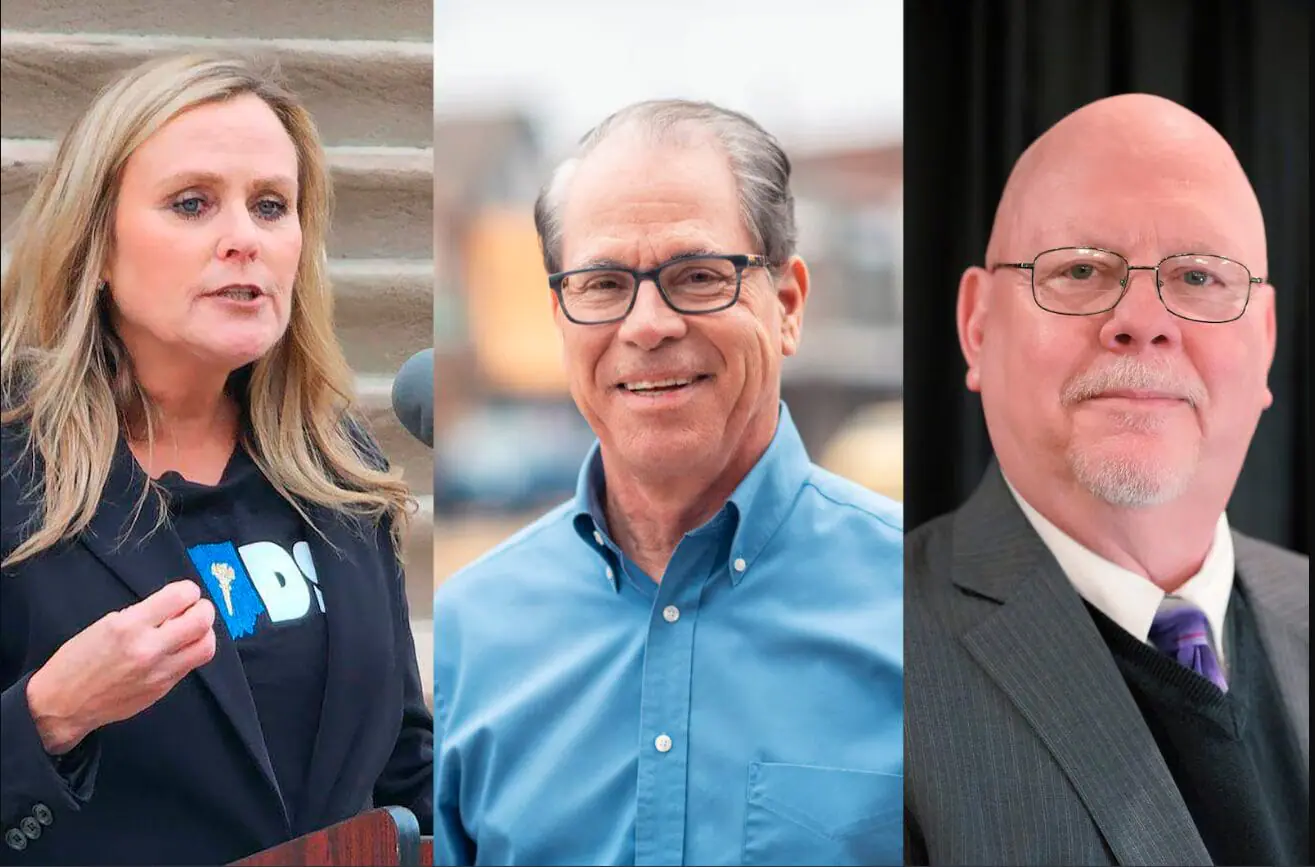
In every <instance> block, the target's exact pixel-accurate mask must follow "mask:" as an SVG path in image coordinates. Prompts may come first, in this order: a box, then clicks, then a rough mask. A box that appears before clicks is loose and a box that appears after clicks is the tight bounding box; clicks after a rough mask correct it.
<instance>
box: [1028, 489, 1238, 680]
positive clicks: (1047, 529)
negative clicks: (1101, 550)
mask: <svg viewBox="0 0 1315 867" xmlns="http://www.w3.org/2000/svg"><path fill="white" fill-rule="evenodd" d="M1005 484H1006V485H1007V486H1008V487H1009V492H1010V493H1011V494H1013V496H1014V499H1015V500H1016V501H1017V502H1018V506H1019V508H1020V509H1022V511H1023V514H1024V515H1025V516H1027V520H1028V521H1029V522H1030V523H1031V525H1032V528H1033V529H1034V530H1036V533H1037V535H1038V536H1040V537H1041V541H1042V542H1044V543H1045V546H1046V547H1047V548H1048V549H1050V553H1051V554H1053V555H1054V556H1055V560H1057V561H1058V562H1059V568H1060V569H1061V570H1062V571H1063V572H1064V574H1065V575H1066V576H1068V579H1069V581H1070V582H1072V584H1073V586H1074V588H1075V589H1076V590H1077V591H1078V594H1079V595H1081V596H1082V598H1083V599H1085V600H1086V601H1087V602H1089V603H1091V604H1092V605H1093V606H1095V607H1096V609H1097V610H1099V611H1100V612H1101V613H1102V614H1104V615H1105V616H1106V617H1108V618H1109V619H1110V620H1113V621H1114V622H1115V623H1117V624H1118V625H1119V626H1121V627H1122V628H1123V629H1124V630H1125V631H1126V632H1128V633H1129V634H1130V635H1132V636H1133V637H1135V638H1136V639H1137V640H1138V641H1141V642H1142V643H1148V642H1149V638H1150V633H1151V621H1152V620H1154V619H1155V614H1156V612H1157V611H1159V610H1160V608H1161V606H1163V605H1173V604H1181V603H1182V602H1186V603H1190V604H1191V605H1195V606H1196V607H1197V608H1200V609H1201V611H1202V612H1204V613H1205V619H1206V622H1208V623H1209V624H1210V632H1211V637H1212V638H1213V645H1214V647H1215V650H1216V653H1217V655H1218V656H1219V658H1220V661H1221V662H1222V661H1223V656H1224V648H1223V635H1224V616H1225V614H1226V613H1227V611H1228V597H1229V594H1230V593H1231V592H1232V590H1233V572H1234V561H1233V536H1232V533H1230V532H1229V527H1228V517H1227V516H1226V515H1223V514H1220V516H1219V520H1218V522H1216V524H1215V536H1214V541H1213V542H1212V543H1211V545H1210V553H1209V554H1207V555H1206V558H1205V562H1203V563H1202V564H1201V569H1200V571H1199V572H1197V573H1196V574H1195V575H1193V576H1192V577H1191V578H1189V579H1187V581H1186V582H1184V584H1183V585H1182V586H1181V587H1179V588H1178V590H1177V592H1175V593H1173V594H1166V593H1165V592H1164V591H1163V590H1161V589H1160V588H1159V587H1157V586H1155V584H1154V583H1152V582H1150V581H1148V580H1147V579H1146V578H1144V577H1142V576H1141V575H1138V574H1137V573H1136V572H1132V571H1129V570H1127V569H1124V568H1123V567H1122V566H1118V565H1116V564H1114V563H1112V562H1110V561H1109V560H1106V559H1105V558H1104V557H1102V556H1100V555H1099V554H1097V553H1096V552H1094V551H1092V550H1091V549H1089V548H1087V547H1085V546H1084V545H1082V544H1081V543H1080V542H1078V541H1077V540H1076V539H1074V538H1073V537H1072V536H1070V535H1068V534H1067V533H1065V532H1064V531H1063V530H1061V529H1059V528H1058V527H1056V526H1055V525H1054V524H1053V523H1051V522H1050V521H1049V520H1047V519H1046V517H1045V516H1044V515H1042V514H1041V513H1040V512H1038V511H1037V510H1036V509H1034V508H1033V507H1032V506H1031V505H1030V504H1029V503H1028V502H1027V501H1026V500H1024V499H1023V497H1022V495H1021V494H1019V493H1018V491H1017V490H1016V489H1015V488H1014V486H1013V485H1012V484H1010V483H1009V480H1008V479H1005ZM1178 600H1181V602H1179V601H1178Z"/></svg>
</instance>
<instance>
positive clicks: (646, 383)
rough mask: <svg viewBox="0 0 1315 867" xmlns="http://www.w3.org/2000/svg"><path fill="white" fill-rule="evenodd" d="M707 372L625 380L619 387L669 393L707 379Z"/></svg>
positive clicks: (651, 392) (638, 392)
mask: <svg viewBox="0 0 1315 867" xmlns="http://www.w3.org/2000/svg"><path fill="white" fill-rule="evenodd" d="M707 378H708V376H707V374H699V375H698V376H685V377H673V378H669V379H638V380H635V381H634V382H623V383H621V384H620V385H618V386H617V388H622V389H625V390H626V391H628V392H630V393H631V394H648V395H656V394H669V393H670V392H673V391H679V390H680V389H682V388H688V387H689V386H691V385H693V384H694V383H696V382H702V381H703V380H705V379H707Z"/></svg>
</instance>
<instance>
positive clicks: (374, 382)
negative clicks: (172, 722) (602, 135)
mask: <svg viewBox="0 0 1315 867" xmlns="http://www.w3.org/2000/svg"><path fill="white" fill-rule="evenodd" d="M252 8H253V7H252V4H235V3H231V2H212V0H133V2H130V3H81V2H75V0H4V4H3V11H2V12H0V67H2V69H3V75H2V76H0V107H2V108H3V111H2V112H0V125H2V129H0V132H2V135H3V141H0V186H2V188H3V197H2V198H3V201H2V203H0V204H2V211H3V213H2V217H0V225H2V226H3V241H4V243H5V244H6V245H7V244H8V242H9V239H10V236H11V234H12V227H13V221H14V219H15V217H17V215H18V212H19V210H20V209H21V208H22V206H23V203H24V202H26V201H27V198H28V196H29V195H30V194H31V192H32V188H33V185H34V184H35V182H36V179H37V177H38V175H39V173H40V171H41V169H42V168H43V167H44V166H45V164H46V161H47V160H48V159H49V157H50V155H51V154H52V153H53V149H54V147H55V143H56V142H57V141H58V140H59V138H60V136H62V135H63V134H64V132H65V130H66V129H67V128H68V127H69V126H70V125H71V124H72V122H73V120H74V118H75V117H76V116H77V114H78V113H79V112H81V111H82V110H83V109H84V108H85V107H86V106H87V105H88V104H90V102H91V100H92V97H93V96H94V95H95V93H96V91H97V90H99V89H100V87H101V86H102V85H104V84H105V83H106V82H107V81H108V80H109V79H111V78H113V77H114V76H115V75H117V74H118V73H119V72H121V71H123V70H126V69H128V68H130V67H132V66H135V65H136V64H138V63H141V62H143V61H145V60H147V59H149V58H152V57H155V56H158V55H161V54H167V53H173V52H179V51H188V50H216V51H232V52H237V53H241V54H255V55H258V56H261V57H268V58H272V59H274V60H276V61H277V62H278V64H279V66H280V67H281V70H282V72H283V74H284V76H285V77H286V79H287V80H288V83H289V84H290V85H291V86H292V88H293V90H295V91H296V92H297V93H298V94H299V95H300V96H301V98H302V99H303V100H304V101H305V102H306V104H307V105H308V107H309V108H310V111H311V114H312V115H313V116H314V118H315V121H316V124H317V125H318V126H319V129H320V134H321V136H322V137H323V139H324V143H325V145H327V147H328V156H329V164H330V167H331V169H332V172H333V180H334V187H335V191H336V194H337V208H336V213H335V216H334V222H333V228H332V234H331V237H330V240H329V256H330V257H331V258H330V276H331V277H332V279H333V284H334V291H335V295H336V303H337V327H338V335H339V338H340V339H341V340H342V342H343V345H344V347H345V349H346V352H347V357H348V360H349V361H350V362H351V364H352V366H353V368H354V369H355V370H356V372H357V377H358V378H357V388H358V393H359V397H360V398H361V400H362V402H363V404H364V408H365V410H366V412H367V414H368V415H369V418H370V420H371V423H372V424H373V426H374V430H375V433H376V435H377V436H378V438H379V440H380V442H381V445H382V446H383V448H384V450H385V452H386V453H387V455H388V457H389V459H390V460H391V461H392V462H393V464H394V465H399V466H401V467H402V468H403V470H404V473H405V478H406V480H407V481H408V482H409V483H410V485H411V486H412V490H413V491H414V492H415V494H416V495H417V496H418V497H419V499H420V502H421V510H420V514H419V515H418V516H417V517H416V521H415V524H414V525H413V530H412V533H411V538H410V540H409V543H408V545H407V550H406V566H407V596H408V599H409V602H410V607H411V617H412V629H413V632H414V634H415V637H416V654H417V656H418V658H419V665H420V673H421V678H422V679H423V681H424V683H425V688H426V691H427V692H431V693H432V688H433V686H432V684H433V603H432V593H433V578H432V572H431V568H432V551H433V546H432V530H431V516H432V496H431V493H432V485H433V456H432V454H431V453H430V451H429V449H428V448H426V447H425V446H423V445H421V444H420V443H418V442H416V441H415V440H413V439H412V438H411V437H410V435H409V434H407V433H406V432H405V431H404V430H403V429H402V427H401V426H400V425H399V424H398V423H397V421H396V419H395V417H394V416H393V413H392V410H391V409H390V392H391V388H392V376H393V374H394V373H395V372H396V371H397V368H398V367H399V366H400V365H401V364H402V362H403V361H405V360H406V359H407V358H408V357H409V356H410V355H411V353H414V352H416V351H418V350H420V349H423V348H426V347H428V346H429V345H430V341H431V340H432V315H433V314H432V311H433V286H434V276H433V275H434V265H433V247H432V241H433V235H432V232H431V231H430V225H431V221H432V214H433V192H432V190H433V164H434V162H433V150H432V148H431V137H432V135H433V113H432V112H433V100H434V97H433V46H432V44H431V42H430V39H431V35H432V32H433V30H432V27H433V4H432V2H431V0H391V2H388V3H379V4H376V3H372V2H368V0H359V2H356V0H350V2H346V3H344V2H341V0H286V2H274V3H265V4H261V5H260V6H259V14H258V15H252V14H251V12H252Z"/></svg>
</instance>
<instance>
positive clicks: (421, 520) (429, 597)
mask: <svg viewBox="0 0 1315 867" xmlns="http://www.w3.org/2000/svg"><path fill="white" fill-rule="evenodd" d="M416 499H417V500H418V501H419V503H420V510H419V511H418V512H417V513H416V514H414V515H412V516H411V527H410V532H408V533H407V540H406V546H405V547H404V548H403V553H402V556H403V558H404V559H405V562H406V604H407V605H408V606H409V607H410V609H411V618H412V619H413V620H430V619H432V618H433V616H434V497H433V495H431V494H425V495H423V496H418V497H416Z"/></svg>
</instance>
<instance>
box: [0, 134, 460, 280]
mask: <svg viewBox="0 0 1315 867" xmlns="http://www.w3.org/2000/svg"><path fill="white" fill-rule="evenodd" d="M54 151H55V143H54V142H52V141H49V140H46V139H9V138H6V139H4V140H3V141H0V227H3V229H2V230H0V231H2V234H0V238H3V241H4V242H6V243H7V242H8V240H9V238H10V226H11V224H12V223H13V221H14V219H15V218H16V217H17V216H18V212H19V211H20V210H21V209H22V207H23V204H24V203H25V202H26V201H27V198H28V196H29V195H30V194H31V192H32V188H33V187H34V186H35V185H36V182H37V178H38V177H39V176H40V174H41V171H42V169H43V168H45V165H46V161H47V160H49V159H50V157H51V156H52V155H53V154H54ZM327 151H328V158H329V166H330V168H331V170H332V173H333V183H334V195H335V197H336V199H337V204H336V206H335V216H334V220H333V228H332V230H331V231H330V233H329V255H330V256H333V257H335V258H343V259H353V258H355V259H361V258H399V259H430V258H432V256H433V251H434V232H433V217H434V189H433V178H434V151H433V148H427V147H426V148H420V147H355V146H343V147H330V148H328V149H327Z"/></svg>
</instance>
